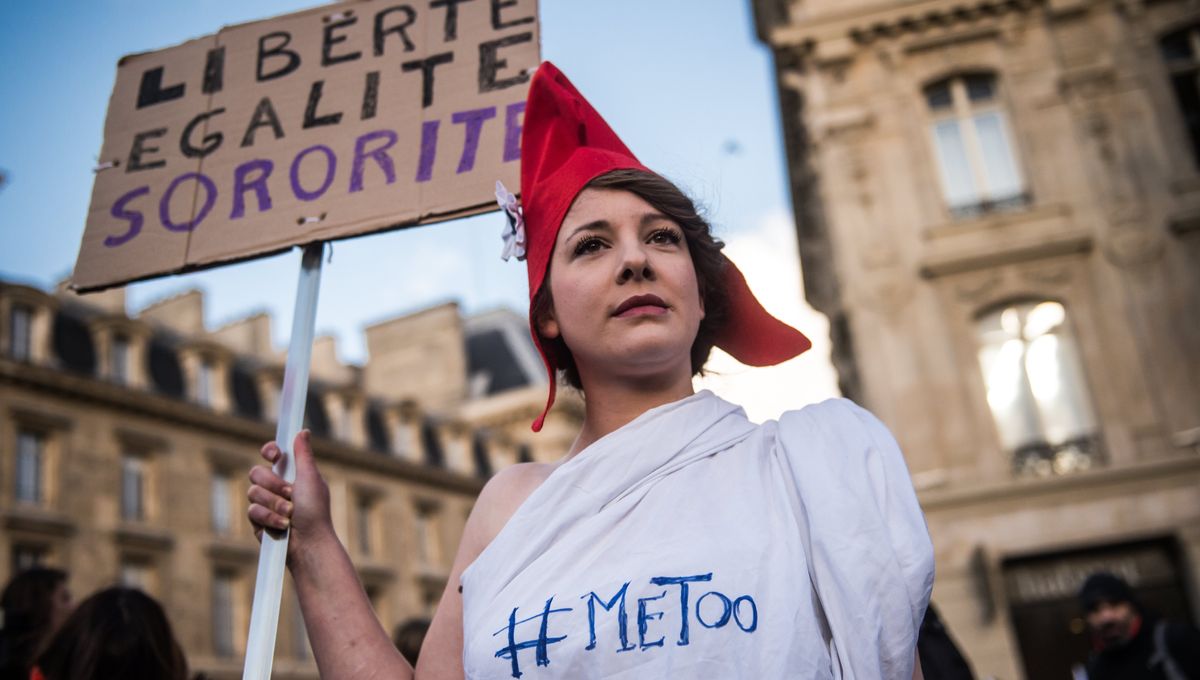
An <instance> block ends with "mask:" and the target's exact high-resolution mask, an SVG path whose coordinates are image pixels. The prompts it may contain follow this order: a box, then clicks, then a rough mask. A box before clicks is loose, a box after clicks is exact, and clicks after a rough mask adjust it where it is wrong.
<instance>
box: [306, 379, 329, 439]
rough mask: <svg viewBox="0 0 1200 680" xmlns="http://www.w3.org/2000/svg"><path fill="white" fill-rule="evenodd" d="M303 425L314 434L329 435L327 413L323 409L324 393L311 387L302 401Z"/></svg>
mask: <svg viewBox="0 0 1200 680" xmlns="http://www.w3.org/2000/svg"><path fill="white" fill-rule="evenodd" d="M304 426H305V427H307V428H308V429H309V430H311V431H312V433H313V435H314V436H317V437H328V436H329V433H330V430H329V413H328V412H326V411H325V398H324V395H322V394H321V393H320V392H317V391H314V390H312V389H311V388H310V389H309V391H308V398H307V399H306V400H305V402H304Z"/></svg>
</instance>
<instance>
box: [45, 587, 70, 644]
mask: <svg viewBox="0 0 1200 680" xmlns="http://www.w3.org/2000/svg"><path fill="white" fill-rule="evenodd" d="M74 609H75V602H74V600H72V598H71V591H70V589H68V588H67V584H66V583H60V584H58V587H57V588H55V589H54V592H53V593H52V594H51V595H50V630H51V631H52V632H53V631H56V630H58V628H59V626H61V625H62V624H63V622H64V621H66V620H67V617H68V616H70V615H71V611H72V610H74Z"/></svg>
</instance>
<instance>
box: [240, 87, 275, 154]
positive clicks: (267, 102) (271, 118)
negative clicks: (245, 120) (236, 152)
mask: <svg viewBox="0 0 1200 680" xmlns="http://www.w3.org/2000/svg"><path fill="white" fill-rule="evenodd" d="M264 125H269V126H271V132H274V133H275V139H283V126H282V125H280V124H279V116H277V115H275V107H274V106H272V105H271V98H270V97H263V98H262V99H260V100H258V106H256V107H255V108H254V115H253V116H250V125H249V126H247V127H246V134H245V135H243V136H242V148H245V147H247V146H250V145H251V144H253V143H254V135H255V133H256V132H258V129H259V128H260V127H262V126H264Z"/></svg>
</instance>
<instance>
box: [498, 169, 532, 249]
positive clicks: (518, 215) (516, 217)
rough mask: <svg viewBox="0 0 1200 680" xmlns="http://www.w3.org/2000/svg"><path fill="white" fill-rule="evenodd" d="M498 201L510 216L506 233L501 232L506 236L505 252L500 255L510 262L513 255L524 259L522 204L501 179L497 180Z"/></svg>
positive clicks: (507, 215)
mask: <svg viewBox="0 0 1200 680" xmlns="http://www.w3.org/2000/svg"><path fill="white" fill-rule="evenodd" d="M496 202H497V203H499V204H500V209H501V210H503V211H504V215H505V217H507V218H508V224H507V225H505V227H504V233H503V234H501V236H502V237H503V238H504V252H502V253H501V254H500V257H501V258H502V259H503V260H504V261H505V262H508V258H510V257H513V256H516V258H517V259H518V260H524V259H525V216H524V215H523V214H522V212H521V204H520V203H518V202H517V197H516V196H513V195H512V193H511V192H510V191H509V190H508V189H507V188H505V186H504V183H503V182H501V181H500V180H496Z"/></svg>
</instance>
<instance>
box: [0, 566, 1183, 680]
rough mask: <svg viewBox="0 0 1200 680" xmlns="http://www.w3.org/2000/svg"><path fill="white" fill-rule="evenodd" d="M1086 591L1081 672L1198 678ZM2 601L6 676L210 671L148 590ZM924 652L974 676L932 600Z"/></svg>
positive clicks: (1144, 621) (947, 676)
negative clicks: (1085, 653) (191, 655)
mask: <svg viewBox="0 0 1200 680" xmlns="http://www.w3.org/2000/svg"><path fill="white" fill-rule="evenodd" d="M1078 599H1079V609H1080V614H1081V615H1082V616H1083V619H1084V621H1086V623H1087V627H1088V632H1089V636H1090V640H1091V646H1092V652H1091V655H1090V656H1089V658H1088V659H1087V660H1086V662H1084V663H1080V664H1079V665H1078V666H1077V667H1076V669H1075V672H1074V676H1075V677H1074V680H1083V679H1085V678H1086V679H1090V680H1109V679H1112V680H1118V679H1119V680H1140V679H1143V678H1145V679H1147V680H1200V631H1197V630H1196V628H1194V627H1193V626H1191V625H1189V624H1187V623H1180V622H1170V621H1166V620H1163V619H1160V618H1158V617H1157V616H1156V615H1155V613H1154V612H1153V611H1150V610H1149V609H1148V608H1146V607H1145V606H1143V605H1142V604H1141V603H1140V602H1139V600H1138V598H1137V595H1136V593H1135V591H1134V589H1133V588H1132V587H1131V586H1130V585H1129V584H1128V583H1126V582H1125V581H1124V580H1123V579H1121V578H1120V577H1118V576H1115V575H1113V574H1108V573H1097V574H1093V575H1092V576H1091V577H1089V578H1088V579H1087V580H1086V581H1085V582H1084V584H1083V586H1082V588H1081V589H1080V591H1079V597H1078ZM0 606H2V608H3V618H2V619H0V680H68V679H70V680H112V679H113V678H138V679H139V680H189V679H190V680H203V678H204V676H203V675H202V674H198V675H194V676H190V675H189V673H188V664H187V659H186V658H185V656H184V653H183V648H182V647H181V646H180V645H179V642H178V641H177V640H176V639H175V635H174V634H173V633H172V630H171V623H170V621H169V620H168V619H167V615H166V612H165V611H163V608H162V606H161V605H160V604H159V603H158V602H157V601H156V600H155V599H154V598H152V597H150V596H149V595H147V594H146V593H144V592H142V591H141V590H138V589H135V588H126V587H120V586H113V587H110V588H105V589H103V590H100V591H97V592H95V593H93V594H92V595H90V596H88V597H87V599H85V600H83V601H82V602H79V603H78V604H76V603H75V601H74V599H73V598H72V596H71V591H70V589H69V588H68V575H67V573H66V572H64V571H61V570H59V569H53V568H47V567H36V568H33V569H29V570H27V571H24V572H21V573H20V574H17V575H16V576H15V577H13V579H12V580H11V581H9V583H8V585H7V586H5V588H4V592H3V595H2V596H0ZM428 627H429V622H428V620H424V619H420V620H414V621H410V622H409V623H407V624H404V625H402V626H400V627H398V628H397V629H396V631H395V635H394V638H395V644H396V647H397V648H398V649H399V650H400V651H401V653H402V654H404V656H405V657H406V658H407V659H408V660H409V662H410V663H412V664H414V665H415V664H416V660H417V653H418V651H419V650H420V648H421V643H422V641H423V639H424V637H425V632H426V630H427V629H428ZM918 651H919V655H920V659H921V666H922V668H923V671H924V676H925V678H926V680H973V679H974V677H975V676H974V675H973V673H972V671H971V667H970V664H969V663H968V661H967V659H966V658H965V657H964V656H963V654H962V653H961V652H960V650H959V649H958V647H957V646H956V645H955V643H954V640H953V638H952V637H951V635H950V632H949V631H948V630H947V629H946V627H945V625H944V624H943V622H942V621H941V620H940V618H939V617H938V614H937V610H936V609H935V608H934V607H933V606H932V605H931V606H930V608H929V611H928V612H927V613H926V617H925V621H924V623H923V624H922V626H921V636H920V641H919V643H918ZM1039 680H1040V679H1039ZM1063 680H1067V679H1065V678H1064V679H1063Z"/></svg>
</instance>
